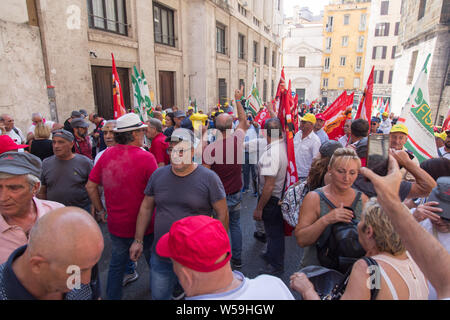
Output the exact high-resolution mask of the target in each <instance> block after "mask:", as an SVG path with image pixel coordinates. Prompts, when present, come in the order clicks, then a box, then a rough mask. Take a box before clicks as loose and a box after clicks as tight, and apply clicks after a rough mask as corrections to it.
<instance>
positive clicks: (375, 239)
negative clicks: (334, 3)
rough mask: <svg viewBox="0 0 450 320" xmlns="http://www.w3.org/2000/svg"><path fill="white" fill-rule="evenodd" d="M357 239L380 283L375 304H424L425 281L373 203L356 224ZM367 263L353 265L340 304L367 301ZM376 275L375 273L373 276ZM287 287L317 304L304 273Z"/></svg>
mask: <svg viewBox="0 0 450 320" xmlns="http://www.w3.org/2000/svg"><path fill="white" fill-rule="evenodd" d="M358 238H359V242H360V243H361V246H362V247H363V248H364V250H365V251H366V256H367V257H371V258H373V259H374V260H375V261H376V262H377V264H378V268H377V269H376V271H375V272H376V274H377V275H380V274H381V281H380V286H379V288H377V289H379V291H378V294H377V296H376V298H375V299H376V300H425V299H427V297H428V287H427V282H426V279H425V277H424V275H423V273H422V271H420V269H419V267H418V266H417V264H416V263H415V262H414V260H413V259H412V258H411V256H410V255H409V253H408V252H407V251H406V250H405V247H404V246H403V244H402V240H401V238H400V236H399V235H398V234H397V233H396V232H395V230H394V227H393V226H392V223H391V221H390V219H389V217H388V216H387V215H386V214H385V213H384V210H383V209H382V208H381V207H380V205H379V204H378V203H377V202H376V200H375V199H373V200H371V201H369V202H368V203H367V204H366V206H365V208H364V210H363V212H362V214H361V221H360V222H359V223H358ZM367 270H368V265H367V263H366V262H365V261H364V260H362V259H360V260H358V261H356V262H355V264H354V265H353V268H352V271H351V273H350V276H349V279H348V283H347V287H346V288H345V292H344V294H343V295H342V297H341V300H370V299H371V290H370V286H367V283H370V279H369V277H370V275H369V274H368V272H367ZM377 272H379V273H377ZM291 287H292V288H293V289H294V290H297V291H299V292H300V293H301V294H302V296H303V299H305V300H318V299H319V296H318V295H317V293H316V291H315V290H314V286H313V285H312V283H311V282H310V281H309V280H308V278H307V277H306V276H305V274H304V273H295V274H294V275H293V276H292V277H291Z"/></svg>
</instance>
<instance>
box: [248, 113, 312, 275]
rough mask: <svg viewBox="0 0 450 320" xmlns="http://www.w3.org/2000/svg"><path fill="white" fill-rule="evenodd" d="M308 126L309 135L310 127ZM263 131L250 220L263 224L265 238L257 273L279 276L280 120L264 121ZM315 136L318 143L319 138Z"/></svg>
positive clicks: (282, 163) (284, 163)
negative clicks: (256, 194) (256, 192)
mask: <svg viewBox="0 0 450 320" xmlns="http://www.w3.org/2000/svg"><path fill="white" fill-rule="evenodd" d="M312 117H314V116H312ZM314 119H315V118H314ZM309 127H310V130H311V132H310V134H311V133H312V125H311V126H309ZM264 129H266V130H267V137H266V139H267V147H266V148H265V150H264V152H263V154H262V155H261V158H260V159H259V162H258V172H259V181H260V184H259V199H258V203H257V205H256V209H255V210H254V212H253V219H255V220H256V221H260V220H262V221H263V222H264V229H265V232H266V237H267V251H266V252H265V253H264V254H263V256H262V257H263V259H264V261H265V262H266V265H265V267H263V268H262V269H260V270H259V273H260V274H263V273H265V274H272V275H276V276H280V275H281V274H282V273H283V272H284V253H285V243H284V224H283V217H282V214H281V207H280V205H279V203H278V202H279V200H280V199H281V197H282V194H283V188H284V186H285V178H286V169H287V164H288V159H287V151H286V144H285V140H284V138H283V131H282V126H281V122H280V120H278V119H277V118H271V119H268V120H266V123H265V125H264ZM312 134H313V135H314V133H312ZM315 137H316V139H317V141H318V143H320V141H319V138H318V137H317V136H315Z"/></svg>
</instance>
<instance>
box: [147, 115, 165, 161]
mask: <svg viewBox="0 0 450 320" xmlns="http://www.w3.org/2000/svg"><path fill="white" fill-rule="evenodd" d="M147 124H148V127H147V131H146V133H145V135H146V137H147V138H148V139H149V140H150V141H151V146H150V149H149V151H150V152H151V153H153V155H154V156H155V158H156V163H157V164H158V167H164V166H165V165H168V164H169V160H170V159H169V155H168V153H167V148H168V147H169V144H168V143H167V142H166V136H165V135H164V134H163V133H162V123H161V121H159V120H158V119H155V118H150V119H149V120H148V122H147Z"/></svg>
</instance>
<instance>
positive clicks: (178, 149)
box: [167, 147, 190, 157]
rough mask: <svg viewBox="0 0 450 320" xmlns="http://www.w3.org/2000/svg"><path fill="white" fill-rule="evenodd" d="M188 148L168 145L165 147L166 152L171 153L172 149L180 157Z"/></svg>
mask: <svg viewBox="0 0 450 320" xmlns="http://www.w3.org/2000/svg"><path fill="white" fill-rule="evenodd" d="M189 150H190V149H182V148H176V149H175V148H173V147H169V148H167V154H169V155H170V154H172V151H174V152H175V153H176V154H178V156H179V157H182V156H183V155H184V153H185V152H187V151H189Z"/></svg>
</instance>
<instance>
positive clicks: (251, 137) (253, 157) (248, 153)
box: [242, 113, 260, 195]
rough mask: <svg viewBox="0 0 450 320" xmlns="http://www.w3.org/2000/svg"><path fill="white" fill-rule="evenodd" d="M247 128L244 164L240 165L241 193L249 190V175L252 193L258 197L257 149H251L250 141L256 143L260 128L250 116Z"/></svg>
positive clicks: (249, 115) (250, 115)
mask: <svg viewBox="0 0 450 320" xmlns="http://www.w3.org/2000/svg"><path fill="white" fill-rule="evenodd" d="M247 121H248V122H249V128H248V130H247V132H246V134H245V138H244V163H243V164H242V175H243V178H244V186H243V188H242V193H246V192H248V191H249V190H250V188H249V187H250V175H251V177H252V185H253V193H254V195H258V190H257V176H256V164H257V163H258V158H259V156H258V148H257V146H256V148H255V147H253V146H252V143H251V141H257V140H258V138H259V133H260V127H259V124H258V122H256V121H255V119H254V118H253V116H252V114H251V113H249V114H248V119H247Z"/></svg>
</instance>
